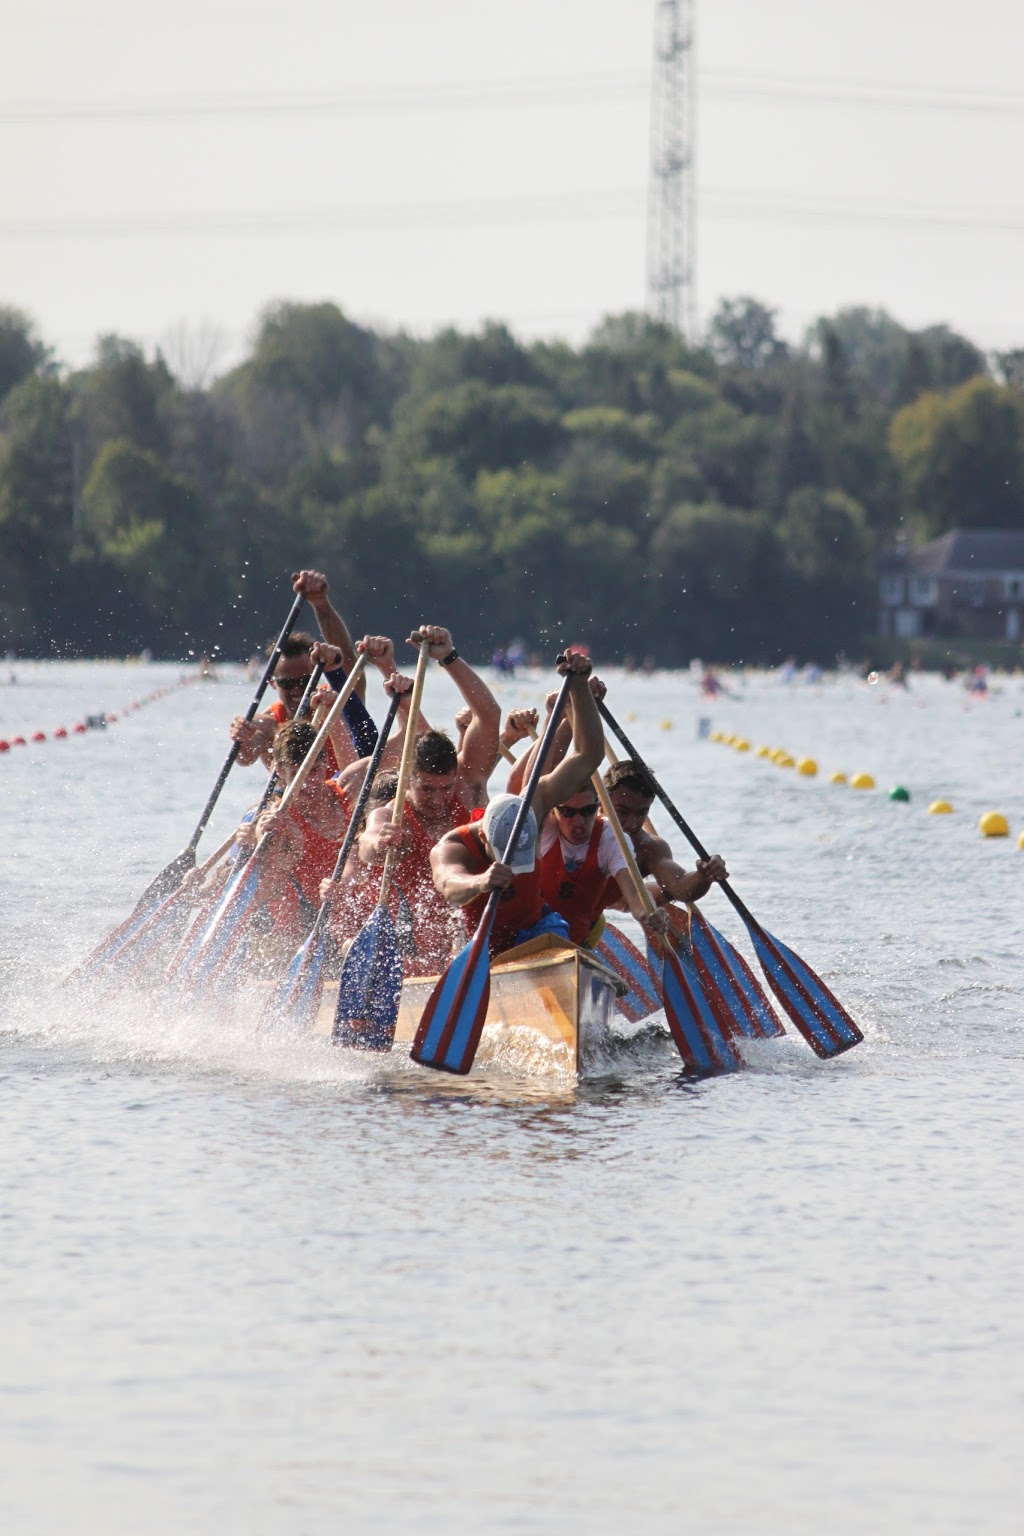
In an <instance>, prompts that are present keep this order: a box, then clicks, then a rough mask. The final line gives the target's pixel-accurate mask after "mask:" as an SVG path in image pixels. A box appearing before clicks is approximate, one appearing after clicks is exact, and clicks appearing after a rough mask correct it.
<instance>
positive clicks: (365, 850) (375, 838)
mask: <svg viewBox="0 0 1024 1536" xmlns="http://www.w3.org/2000/svg"><path fill="white" fill-rule="evenodd" d="M391 810H392V807H391V806H390V805H379V806H378V807H377V809H376V810H375V811H371V812H370V815H369V816H368V817H367V819H366V830H365V832H363V833H361V835H360V837H359V841H358V842H357V844H356V847H357V848H358V850H359V857H360V858H361V859H362V861H363V863H364V864H383V863H384V860H385V859H386V858H387V852H388V849H389V848H401V847H402V846H403V844H404V842H405V829H404V827H402V826H401V825H399V826H397V827H393V826H392V825H391Z"/></svg>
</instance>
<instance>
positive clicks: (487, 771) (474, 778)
mask: <svg viewBox="0 0 1024 1536" xmlns="http://www.w3.org/2000/svg"><path fill="white" fill-rule="evenodd" d="M409 639H410V643H411V644H413V645H418V644H420V643H421V642H424V643H426V645H427V648H428V650H429V652H430V655H431V656H432V657H433V659H434V660H435V661H437V662H439V663H442V662H443V663H444V670H445V671H446V672H447V673H448V675H449V676H450V678H451V680H452V682H453V683H454V684H455V686H456V688H457V689H458V690H459V692H460V693H461V694H462V697H463V698H464V699H465V701H466V703H467V704H468V705H469V707H470V709H471V710H472V712H473V718H472V719H471V720H470V722H469V724H468V725H467V727H466V734H465V735H464V736H463V738H462V745H461V746H460V748H459V772H460V773H461V774H462V777H463V778H464V779H466V780H467V781H468V782H469V784H471V785H472V786H473V788H474V789H476V790H478V791H479V790H482V789H483V788H484V787H485V786H486V784H487V780H488V779H489V778H490V776H491V774H492V773H493V772H494V769H495V767H496V766H497V762H498V758H499V756H500V755H501V754H500V752H499V749H498V732H499V731H500V730H501V706H500V704H499V703H498V701H497V699H496V698H495V697H494V694H493V693H492V692H491V690H490V689H489V688H488V686H487V684H486V683H485V682H484V680H483V678H482V677H478V676H477V674H476V673H475V672H474V671H473V668H472V667H471V666H470V665H469V664H468V663H467V662H465V661H463V659H462V657H461V656H459V655H456V656H455V658H454V660H452V661H449V660H448V658H449V657H450V656H451V655H452V653H453V652H454V651H455V644H454V642H453V641H452V636H451V631H450V630H447V629H444V628H442V627H441V625H439V624H421V625H420V627H419V629H418V630H415V631H414V632H413V634H412V635H410V637H409Z"/></svg>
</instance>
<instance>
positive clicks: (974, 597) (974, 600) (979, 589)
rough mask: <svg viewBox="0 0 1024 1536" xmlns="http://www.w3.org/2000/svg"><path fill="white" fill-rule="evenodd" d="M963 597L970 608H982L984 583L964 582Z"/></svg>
mask: <svg viewBox="0 0 1024 1536" xmlns="http://www.w3.org/2000/svg"><path fill="white" fill-rule="evenodd" d="M964 596H965V597H966V599H967V601H968V602H969V603H970V605H971V607H972V608H982V607H984V604H985V583H984V582H983V581H976V580H973V581H966V582H964Z"/></svg>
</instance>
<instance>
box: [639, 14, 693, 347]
mask: <svg viewBox="0 0 1024 1536" xmlns="http://www.w3.org/2000/svg"><path fill="white" fill-rule="evenodd" d="M693 13H694V0H657V5H656V8H655V16H654V80H653V85H652V91H651V179H650V186H649V189H648V202H647V308H648V311H649V312H650V313H651V314H652V315H656V316H657V318H658V319H659V320H663V321H665V323H666V324H667V325H670V326H672V328H673V330H676V331H678V332H679V333H680V335H681V336H682V337H683V339H684V340H685V341H689V342H694V341H696V294H695V270H694V247H695V243H696V242H695V235H696V223H695V199H694V153H693V151H694V119H695V112H694V106H695V97H696V70H695V68H694V58H693Z"/></svg>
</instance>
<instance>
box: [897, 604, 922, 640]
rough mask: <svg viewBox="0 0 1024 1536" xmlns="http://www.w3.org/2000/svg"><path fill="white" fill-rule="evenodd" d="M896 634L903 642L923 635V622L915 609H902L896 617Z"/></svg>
mask: <svg viewBox="0 0 1024 1536" xmlns="http://www.w3.org/2000/svg"><path fill="white" fill-rule="evenodd" d="M896 633H897V635H899V637H900V639H901V640H913V639H914V638H915V637H916V636H917V635H919V634H920V633H921V621H920V617H919V615H918V614H916V613H915V612H914V610H913V608H901V609H900V611H899V613H897V615H896Z"/></svg>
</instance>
